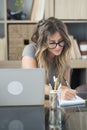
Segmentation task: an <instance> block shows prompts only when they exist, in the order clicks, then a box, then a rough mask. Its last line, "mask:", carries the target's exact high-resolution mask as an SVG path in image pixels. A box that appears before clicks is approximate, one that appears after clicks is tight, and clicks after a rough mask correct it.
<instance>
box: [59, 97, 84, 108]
mask: <svg viewBox="0 0 87 130" xmlns="http://www.w3.org/2000/svg"><path fill="white" fill-rule="evenodd" d="M59 103H60V106H61V107H70V106H78V105H85V100H84V99H83V98H81V97H79V96H77V95H76V97H75V98H74V99H72V100H62V99H61V100H60V101H59Z"/></svg>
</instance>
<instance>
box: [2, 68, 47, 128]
mask: <svg viewBox="0 0 87 130" xmlns="http://www.w3.org/2000/svg"><path fill="white" fill-rule="evenodd" d="M44 85H45V70H44V69H40V68H34V69H13V68H12V69H0V130H19V129H20V130H45V110H44V106H43V105H44Z"/></svg>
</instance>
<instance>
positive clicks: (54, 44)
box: [48, 32, 65, 58]
mask: <svg viewBox="0 0 87 130" xmlns="http://www.w3.org/2000/svg"><path fill="white" fill-rule="evenodd" d="M64 45H65V42H64V40H63V38H62V37H61V35H60V34H59V33H58V32H56V33H55V34H53V35H52V36H51V37H49V42H48V52H49V57H50V58H53V57H54V56H59V55H60V54H61V52H62V50H63V47H64Z"/></svg>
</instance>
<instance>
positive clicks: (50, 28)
mask: <svg viewBox="0 0 87 130" xmlns="http://www.w3.org/2000/svg"><path fill="white" fill-rule="evenodd" d="M55 32H58V33H59V34H60V35H61V37H62V38H63V39H64V41H65V42H66V45H65V46H64V48H63V50H62V52H61V54H60V55H59V56H55V58H54V72H55V75H56V76H57V77H58V78H59V80H60V81H61V82H62V80H63V76H64V74H65V70H66V67H67V64H68V62H69V59H70V57H69V52H70V48H71V42H70V39H69V36H68V30H67V27H66V26H65V24H64V23H63V22H62V21H61V20H59V19H57V18H54V17H50V18H48V19H46V20H42V21H40V22H39V23H38V24H37V27H36V30H35V32H34V34H33V35H32V38H31V39H32V41H33V42H35V43H36V44H37V51H36V59H37V63H38V67H40V68H45V70H46V79H47V83H48V82H49V66H50V63H49V58H48V50H47V49H48V46H47V45H48V44H47V41H48V37H49V36H52V35H53V34H54V33H55Z"/></svg>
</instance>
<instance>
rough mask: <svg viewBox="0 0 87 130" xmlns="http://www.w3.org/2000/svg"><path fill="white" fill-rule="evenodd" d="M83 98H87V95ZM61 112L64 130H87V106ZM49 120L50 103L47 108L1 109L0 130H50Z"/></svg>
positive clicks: (46, 102) (47, 102)
mask: <svg viewBox="0 0 87 130" xmlns="http://www.w3.org/2000/svg"><path fill="white" fill-rule="evenodd" d="M81 96H84V98H85V97H86V98H87V93H82V94H81ZM61 110H62V130H87V106H84V107H72V108H66V109H65V108H61ZM48 119H49V101H45V107H44V106H41V107H40V106H37V107H33V106H32V107H30V106H23V107H0V130H49V123H48ZM51 130H56V129H51Z"/></svg>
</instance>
